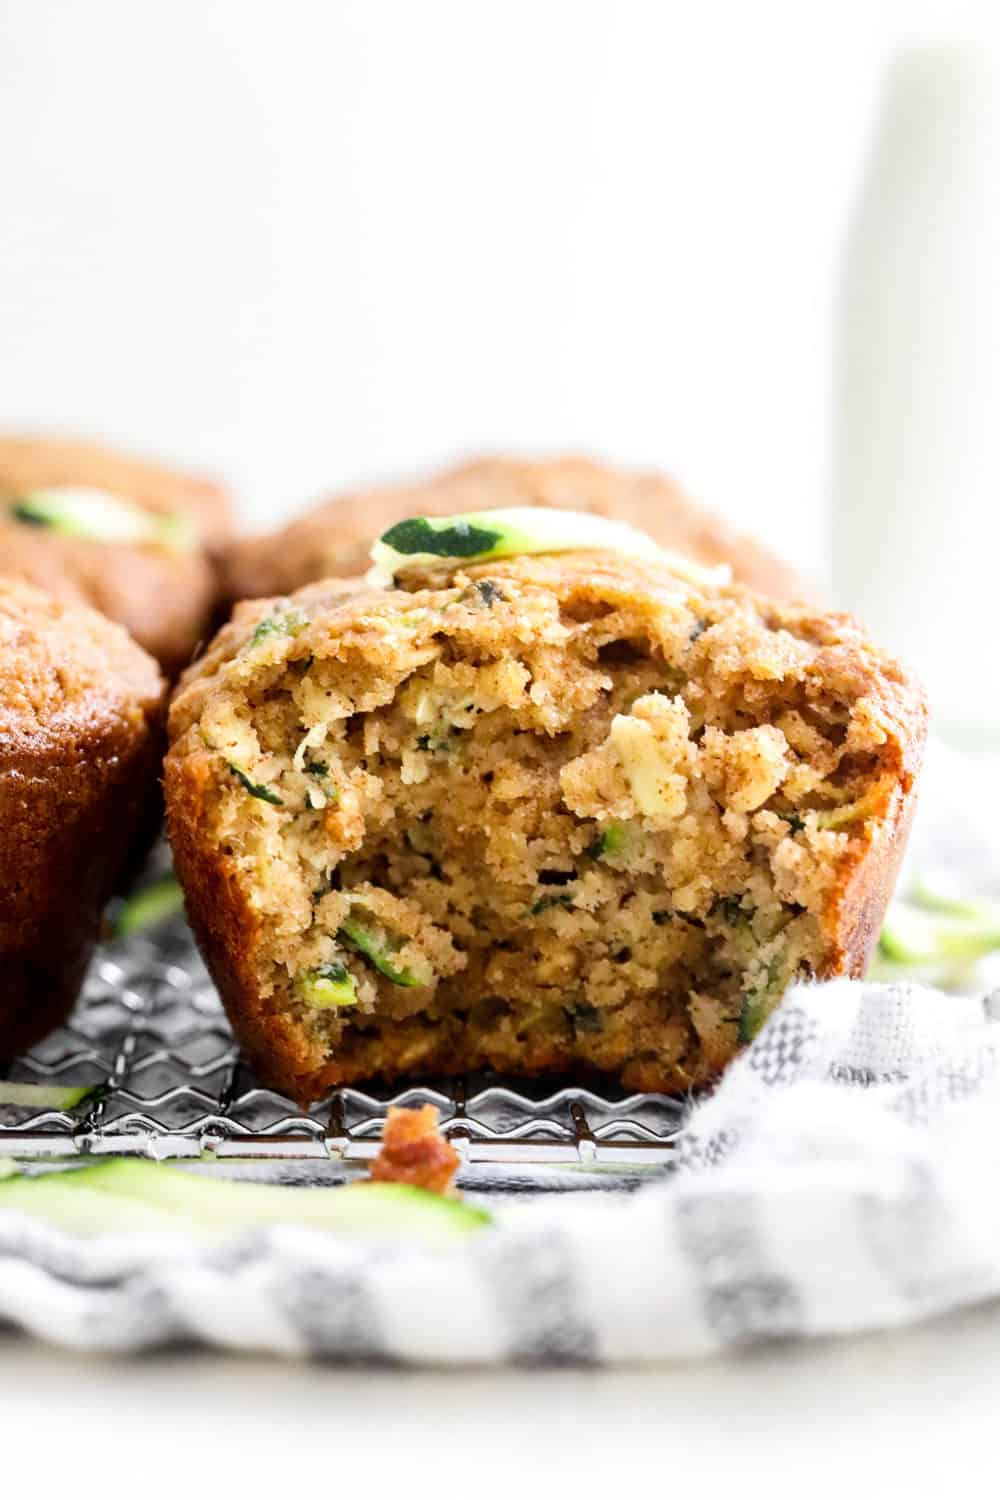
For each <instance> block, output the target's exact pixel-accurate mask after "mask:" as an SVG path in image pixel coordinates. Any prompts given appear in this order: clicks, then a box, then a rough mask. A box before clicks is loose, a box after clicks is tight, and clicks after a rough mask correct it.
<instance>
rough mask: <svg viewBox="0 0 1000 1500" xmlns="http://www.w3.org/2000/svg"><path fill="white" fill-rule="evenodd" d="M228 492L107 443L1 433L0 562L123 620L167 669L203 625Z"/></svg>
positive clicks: (185, 656)
mask: <svg viewBox="0 0 1000 1500" xmlns="http://www.w3.org/2000/svg"><path fill="white" fill-rule="evenodd" d="M230 529H231V528H230V512H229V499H228V496H227V495H226V492H225V491H224V490H223V489H222V488H221V487H220V486H219V485H216V484H213V483H212V482H210V481H208V480H203V479H196V478H192V477H190V476H187V475H183V474H177V473H175V472H173V471H172V470H169V469H165V468H162V467H159V466H157V465H155V464H149V463H143V462H140V461H139V460H136V459H133V458H130V457H127V456H125V455H123V454H120V453H115V452H112V451H111V450H109V449H105V448H100V447H97V446H94V445H92V444H88V443H79V442H68V441H63V440H61V439H51V438H41V437H22V436H8V437H2V436H0V568H2V571H3V572H4V573H5V574H7V575H8V576H11V577H18V578H24V579H26V580H27V581H28V582H30V583H34V584H36V585H37V586H38V587H40V588H44V589H45V590H46V591H47V592H48V593H50V594H53V595H55V596H56V597H57V598H60V599H66V600H69V601H70V602H73V603H82V604H89V605H92V606H93V608H95V609H98V610H100V612H101V613H102V614H105V615H107V616H108V617H109V618H110V619H113V620H117V621H118V622H119V623H120V624H122V625H124V626H125V627H126V629H127V630H128V631H129V632H130V634H131V635H132V636H134V638H135V639H136V640H137V641H138V642H139V644H140V645H142V646H144V647H145V648H146V650H147V651H149V652H150V653H151V654H152V655H153V656H155V657H156V658H157V660H158V661H159V662H160V664H161V666H162V667H163V669H164V671H165V672H166V673H167V674H168V675H170V676H176V674H177V673H178V672H179V671H180V670H181V668H182V667H184V666H186V665H187V663H188V662H189V661H190V660H191V655H192V652H193V651H194V648H195V647H196V645H197V644H198V642H199V641H200V640H202V639H203V637H204V635H205V633H206V631H207V630H208V628H209V626H210V623H211V618H212V614H213V611H214V607H215V602H216V596H217V592H218V588H217V580H216V570H215V566H214V564H213V562H212V559H211V557H210V555H209V554H210V551H211V550H212V549H213V548H218V547H220V546H221V545H222V543H223V542H224V541H226V540H227V539H228V537H229V535H230Z"/></svg>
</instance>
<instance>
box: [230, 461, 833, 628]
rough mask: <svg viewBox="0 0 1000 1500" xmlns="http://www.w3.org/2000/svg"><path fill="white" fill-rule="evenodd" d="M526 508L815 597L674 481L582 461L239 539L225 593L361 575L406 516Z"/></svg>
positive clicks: (341, 501) (507, 473) (342, 508)
mask: <svg viewBox="0 0 1000 1500" xmlns="http://www.w3.org/2000/svg"><path fill="white" fill-rule="evenodd" d="M526 505H527V506H531V505H545V506H551V507H554V508H556V509H558V510H574V511H587V512H589V513H590V514H592V515H599V516H607V517H609V518H611V519H614V520H618V521H626V522H628V523H629V524H630V525H632V526H636V527H638V528H639V529H640V530H641V531H645V532H647V533H648V534H649V535H650V536H651V537H652V538H653V539H654V541H656V542H659V543H660V544H661V545H662V546H664V547H669V548H671V549H672V550H673V551H676V552H680V553H684V554H686V555H688V556H690V557H694V558H697V559H698V560H699V561H700V562H703V563H706V564H708V565H710V566H711V565H714V564H717V563H726V564H728V565H729V567H730V568H731V569H732V573H733V577H734V578H735V579H736V580H737V581H738V582H741V583H745V584H747V585H748V586H749V587H751V588H756V589H759V590H760V591H761V592H762V593H765V594H770V595H771V596H772V597H773V598H776V599H804V598H809V597H810V596H811V594H812V592H813V590H812V589H811V587H810V585H809V584H807V583H806V582H804V581H803V580H802V579H801V578H800V577H799V576H798V575H797V574H796V573H795V571H794V570H793V569H792V568H790V567H789V566H788V564H787V563H785V562H783V561H782V560H781V559H780V558H779V557H776V556H775V555H774V554H773V553H771V552H769V551H768V550H767V549H766V548H765V547H763V546H761V544H760V543H759V542H757V541H755V540H754V539H753V538H751V537H747V536H744V535H742V534H741V533H739V532H737V531H735V530H734V529H733V528H732V527H730V526H728V525H727V524H726V523H725V522H724V521H722V520H721V519H720V518H719V517H718V516H715V515H713V514H712V513H711V512H710V511H706V510H704V509H703V508H702V507H701V506H699V505H697V504H696V503H695V502H694V501H693V500H692V499H691V498H690V497H689V496H688V495H686V494H685V493H684V491H683V490H682V489H681V488H680V487H679V486H678V485H676V484H674V482H673V481H672V480H670V479H667V478H665V477H664V476H662V475H660V474H635V473H629V472H627V471H625V470H620V469H614V468H611V467H609V466H607V465H605V464H600V463H595V462H593V461H592V460H590V459H585V458H561V459H553V460H549V461H544V462H538V463H528V462H521V461H519V460H516V459H505V458H486V459H481V460H479V461H477V462H474V463H468V464H464V465H462V467H461V468H457V469H452V470H450V471H448V472H446V473H444V474H441V475H438V476H437V477H436V478H433V479H430V480H427V481H426V482H425V483H422V484H415V485H399V486H393V487H384V488H382V489H373V490H367V491H360V492H358V493H354V494H348V495H343V496H340V497H338V498H336V499H333V500H328V501H327V502H326V503H325V504H322V505H319V506H317V507H316V509H314V510H311V511H307V512H306V514H305V515H303V516H300V517H298V519H297V520H294V521H292V522H291V524H290V525H288V526H286V527H285V528H284V529H283V530H281V531H278V532H276V533H274V534H272V535H268V536H254V537H247V538H243V539H241V540H239V541H237V542H236V543H235V544H234V545H233V546H232V547H231V548H230V549H229V550H228V552H227V553H226V555H225V559H224V565H223V586H224V591H225V594H226V597H227V598H228V599H230V600H231V601H234V602H235V601H237V600H239V599H256V598H260V597H261V596H264V595H271V594H288V593H292V592H293V591H294V590H295V589H297V588H301V587H302V586H303V585H304V584H307V583H314V582H316V581H318V580H319V579H321V578H342V577H350V576H352V575H356V574H359V573H363V572H364V570H365V568H366V566H367V560H368V549H369V546H370V545H371V542H372V539H373V537H375V536H377V535H378V534H379V533H380V532H382V531H384V530H386V528H387V527H389V526H391V525H392V524H393V523H394V522H396V521H400V520H404V519H405V518H406V517H408V516H418V515H419V516H448V515H453V514H455V513H456V512H462V511H482V510H499V509H510V508H519V507H522V506H526Z"/></svg>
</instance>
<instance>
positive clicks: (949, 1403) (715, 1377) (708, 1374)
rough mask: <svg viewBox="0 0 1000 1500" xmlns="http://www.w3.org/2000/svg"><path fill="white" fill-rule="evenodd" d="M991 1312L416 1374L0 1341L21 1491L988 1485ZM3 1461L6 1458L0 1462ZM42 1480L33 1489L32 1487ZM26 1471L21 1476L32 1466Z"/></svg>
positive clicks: (918, 1489)
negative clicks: (769, 1344)
mask: <svg viewBox="0 0 1000 1500" xmlns="http://www.w3.org/2000/svg"><path fill="white" fill-rule="evenodd" d="M998 1401H1000V1310H998V1309H996V1308H991V1309H989V1310H986V1311H979V1312H977V1313H976V1314H974V1315H972V1314H970V1315H967V1316H963V1317H961V1318H956V1319H951V1320H949V1321H948V1322H947V1323H941V1324H928V1325H926V1326H925V1327H923V1328H919V1329H911V1330H909V1331H908V1332H906V1333H900V1334H894V1335H892V1336H881V1337H877V1338H876V1337H872V1338H866V1339H858V1340H853V1341H851V1342H845V1343H826V1344H822V1345H816V1346H812V1347H809V1348H797V1349H775V1350H773V1351H769V1352H766V1353H762V1354H757V1355H752V1356H746V1357H744V1358H741V1359H734V1360H731V1361H728V1362H726V1363H721V1362H715V1361H712V1362H698V1363H693V1364H683V1365H677V1366H672V1367H665V1368H663V1369H661V1370H652V1371H645V1372H637V1371H618V1372H613V1373H595V1372H590V1371H569V1372H566V1371H561V1372H560V1371H549V1370H543V1371H517V1372H512V1373H510V1374H506V1375H502V1376H500V1375H481V1374H475V1373H472V1372H464V1373H461V1374H456V1375H412V1374H405V1373H401V1372H399V1371H394V1370H384V1371H371V1370H336V1369H329V1368H326V1367H323V1366H316V1365H311V1366H307V1365H300V1364H276V1363H273V1362H265V1361H257V1360H250V1359H229V1360H227V1359H222V1358H216V1357H213V1356H204V1355H197V1354H193V1355H188V1354H177V1355H164V1356H159V1357H156V1358H153V1359H150V1360H148V1361H141V1362H139V1361H123V1360H99V1361H93V1360H81V1359H78V1358H76V1357H74V1356H71V1355H64V1354H61V1353H58V1352H54V1351H51V1350H48V1349H44V1348H42V1347H40V1346H38V1345H29V1344H25V1343H21V1342H19V1341H15V1340H7V1341H0V1411H2V1413H3V1430H4V1436H5V1439H6V1442H5V1455H6V1458H5V1462H6V1463H8V1465H17V1463H18V1460H19V1455H21V1454H23V1455H24V1457H25V1467H24V1470H23V1480H24V1484H23V1485H22V1486H21V1487H19V1493H24V1494H26V1495H27V1494H29V1493H37V1494H39V1495H43V1496H45V1495H48V1494H50V1493H55V1482H56V1481H58V1483H59V1488H60V1491H61V1490H62V1489H63V1488H64V1487H65V1483H66V1482H67V1480H70V1479H71V1480H72V1482H73V1484H74V1486H75V1487H78V1488H79V1487H82V1488H83V1489H84V1490H85V1491H87V1492H90V1493H94V1494H99V1495H100V1496H102V1497H108V1500H113V1497H117V1496H128V1497H130V1500H131V1497H133V1496H140V1495H142V1496H145V1495H149V1496H156V1495H161V1494H170V1495H173V1496H177V1495H192V1496H201V1495H209V1494H218V1495H224V1496H228V1495H234V1496H239V1497H240V1500H243V1497H245V1496H253V1495H268V1496H271V1497H274V1496H278V1495H285V1494H289V1495H291V1494H297V1493H301V1492H302V1487H303V1486H304V1485H307V1486H308V1491H307V1492H308V1493H310V1494H316V1495H324V1496H325V1495H332V1496H338V1495H342V1496H351V1497H353V1496H355V1495H357V1496H371V1497H373V1500H382V1497H388V1496H390V1495H399V1496H414V1497H417V1496H422V1495H434V1496H438V1497H447V1500H465V1497H469V1500H478V1497H479V1496H492V1495H495V1494H498V1493H499V1492H500V1490H501V1487H503V1486H507V1491H506V1492H507V1493H508V1494H509V1495H510V1496H512V1497H513V1500H522V1497H523V1500H536V1497H538V1500H541V1497H543V1496H550V1495H551V1496H552V1497H553V1500H577V1497H580V1496H586V1495H591V1494H597V1493H600V1494H602V1495H604V1496H613V1497H626V1496H628V1495H629V1494H630V1491H629V1489H628V1488H627V1486H628V1483H629V1481H632V1480H639V1479H642V1480H644V1481H645V1482H646V1484H648V1485H649V1486H650V1487H649V1489H648V1490H645V1491H644V1492H643V1493H646V1494H649V1495H671V1494H673V1495H677V1496H682V1497H687V1496H698V1497H705V1500H714V1497H715V1496H720V1497H725V1500H734V1497H743V1496H751V1497H753V1496H757V1495H760V1496H767V1497H769V1500H784V1497H786V1496H789V1497H792V1496H794V1497H796V1500H799V1497H802V1496H809V1497H812V1496H822V1497H825V1496H827V1495H830V1496H834V1495H835V1496H837V1497H844V1496H847V1497H852V1496H855V1495H857V1496H858V1497H859V1500H876V1497H877V1500H896V1497H902V1496H906V1497H908V1500H923V1497H927V1500H942V1497H944V1496H946V1495H949V1494H951V1493H955V1494H960V1495H961V1496H962V1497H963V1500H969V1497H975V1496H979V1495H983V1496H994V1495H995V1494H996V1487H997V1477H998V1472H1000V1465H998V1460H997V1453H996V1439H995V1430H996V1409H997V1403H998ZM17 1472H18V1470H17V1467H14V1468H8V1473H13V1474H17ZM46 1477H48V1479H49V1480H50V1481H51V1483H50V1487H49V1488H48V1489H46V1488H45V1484H44V1481H45V1479H46ZM29 1480H30V1483H29V1482H28V1481H29Z"/></svg>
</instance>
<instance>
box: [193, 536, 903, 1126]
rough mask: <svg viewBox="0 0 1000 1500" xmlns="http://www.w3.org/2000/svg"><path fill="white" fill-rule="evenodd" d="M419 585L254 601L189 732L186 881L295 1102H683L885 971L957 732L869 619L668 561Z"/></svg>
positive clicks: (211, 670) (270, 1066)
mask: <svg viewBox="0 0 1000 1500" xmlns="http://www.w3.org/2000/svg"><path fill="white" fill-rule="evenodd" d="M400 577H401V578H402V579H403V583H402V586H400V584H399V580H398V579H397V582H396V586H393V587H389V588H386V589H384V590H380V589H377V588H370V587H367V586H365V585H361V584H358V585H346V586H345V585H341V586H340V587H339V588H338V587H337V585H336V584H331V583H329V582H328V583H323V584H318V585H312V586H310V587H307V588H305V589H302V590H301V591H299V592H298V593H296V594H294V595H293V596H292V597H291V598H282V599H277V600H270V601H267V602H257V603H247V604H243V605H241V606H240V607H239V608H238V609H237V610H236V611H235V614H234V617H233V619H232V621H231V622H230V623H229V624H228V625H227V626H226V627H225V628H224V629H223V630H222V631H221V632H220V634H219V636H218V637H217V638H216V640H215V641H214V642H213V644H212V645H211V647H210V648H209V650H208V652H207V654H206V655H205V657H204V658H203V659H202V660H201V661H200V662H199V663H198V664H197V665H196V666H195V667H193V668H192V669H191V670H190V671H189V673H188V674H187V675H186V677H185V679H184V680H183V682H182V685H181V687H180V689H179V691H178V693H177V695H176V697H175V700H174V703H173V706H172V710H171V716H170V726H169V733H170V738H171V742H172V743H171V749H170V751H169V753H168V756H167V761H166V777H165V786H166V796H167V810H168V825H169V831H170V837H171V841H172V843H173V848H174V855H175V863H176V868H177V871H178V874H179V876H180V878H181V881H182V883H183V885H184V887H185V892H186V898H187V905H188V912H189V915H190V918H191V921H192V924H193V926H194V929H195V931H196V933H197V935H198V938H199V940H200V943H201V945H202V948H203V951H204V954H205V957H206V960H207V962H208V964H209V967H210V969H211V972H212V974H213V976H214V978H215V980H216V983H217V984H218V987H219V989H220V991H221V993H222V996H223V999H224V1001H225V1004H226V1007H227V1009H228V1013H229V1015H230V1018H231V1020H232V1022H233V1025H234V1028H235V1030H236V1032H237V1035H238V1037H239V1039H240V1041H241V1043H242V1045H243V1047H244V1049H245V1051H246V1053H247V1055H248V1056H249V1058H250V1059H251V1061H252V1062H253V1063H254V1064H255V1066H256V1067H257V1069H258V1071H259V1073H260V1075H261V1076H262V1077H263V1078H264V1079H266V1080H267V1081H269V1082H270V1083H272V1084H274V1085H275V1086H277V1087H278V1088H281V1089H283V1090H284V1091H286V1092H287V1093H289V1094H291V1095H292V1096H294V1097H295V1098H297V1099H299V1100H302V1101H305V1100H311V1099H313V1098H315V1097H317V1096H319V1095H320V1094H322V1093H323V1091H324V1090H325V1089H326V1088H327V1087H328V1086H330V1085H333V1084H341V1083H348V1082H351V1081H353V1080H357V1079H371V1078H375V1077H381V1078H396V1077H398V1076H400V1075H404V1074H405V1075H409V1074H428V1073H430V1074H454V1073H456V1072H460V1071H466V1070H469V1069H478V1068H483V1067H488V1068H496V1069H499V1070H501V1071H503V1072H506V1073H511V1074H521V1075H526V1074H536V1073H540V1072H543V1071H546V1070H549V1069H559V1070H566V1069H573V1070H574V1072H576V1073H578V1074H579V1073H580V1072H583V1071H586V1070H593V1071H594V1072H596V1073H601V1074H606V1075H612V1076H614V1077H616V1078H618V1079H620V1080H621V1081H622V1082H623V1083H624V1084H625V1086H626V1087H630V1088H636V1089H662V1090H668V1091H679V1090H684V1089H687V1088H689V1087H691V1086H692V1085H696V1084H700V1083H703V1082H705V1081H706V1080H708V1079H710V1078H712V1077H713V1076H714V1075H715V1074H717V1073H718V1072H719V1070H720V1069H721V1068H722V1067H723V1065H724V1064H725V1063H726V1062H727V1060H728V1059H729V1058H731V1057H732V1056H733V1054H734V1052H735V1051H736V1050H737V1048H738V1047H739V1046H740V1044H741V1043H743V1042H745V1041H747V1040H749V1039H750V1038H751V1037H752V1036H753V1035H754V1033H755V1032H756V1030H757V1029H758V1028H759V1026H760V1025H761V1023H762V1021H763V1019H764V1018H765V1016H766V1015H767V1014H768V1012H769V1010H770V1008H771V1007H772V1006H773V1005H774V1004H775V1003H776V1001H777V999H778V998H779V997H780V995H781V994H782V992H783V990H784V988H785V986H786V985H787V984H788V982H789V981H790V980H792V979H793V978H795V977H796V976H810V975H815V976H823V977H825V976H829V975H835V974H860V973H862V972H863V970H864V968H865V965H866V962H867V959H868V956H869V954H870V951H871V949H872V946H873V944H874V942H875V940H876V937H877V934H878V930H879V925H880V919H881V916H882V912H883V909H884V906H885V903H886V901H887V899H888V895H889V892H890V889H891V886H892V882H893V878H894V873H895V870H896V867H897V864H898V861H899V859H900V856H901V853H902V847H903V843H904V840H905V836H906V832H907V828H908V825H909V821H910V817H911V814H912V811H913V804H914V788H915V781H916V777H917V772H918V768H919V764H920V759H921V752H922V746H923V741H924V738H925V732H926V723H925V720H926V713H925V706H924V700H923V697H922V694H921V692H920V690H919V688H918V687H916V686H915V685H914V683H913V682H912V681H911V680H910V679H909V678H908V677H907V675H906V674H905V673H904V672H903V670H902V669H901V668H900V667H899V666H898V665H897V664H896V663H895V662H894V661H892V660H891V659H890V658H888V657H886V656H884V655H883V654H882V653H881V652H879V651H878V650H877V649H876V648H875V647H874V646H873V645H872V643H871V642H870V641H869V640H868V639H867V637H866V636H865V634H864V632H863V631H862V629H861V627H860V626H859V625H858V624H857V623H855V622H854V621H853V620H851V619H850V618H848V617H847V616H843V615H832V614H820V613H815V612H812V611H810V610H809V609H807V608H804V607H795V606H792V605H782V604H777V603H774V602H772V601H768V600H765V599H764V598H763V597H761V596H758V595H754V594H752V593H749V592H748V591H746V590H745V589H742V588H740V587H738V586H735V585H727V584H724V583H720V582H719V581H718V580H717V579H716V578H715V577H713V576H712V575H709V574H706V573H705V572H704V571H703V570H702V569H700V568H697V567H695V566H694V565H691V564H688V563H686V562H685V561H684V560H682V559H673V560H670V559H665V558H662V556H661V559H660V560H657V561H651V562H647V561H644V560H632V559H626V558H624V557H622V556H620V555H611V554H595V553H586V554H585V553H580V552H577V553H569V554H566V555H559V556H556V555H543V556H518V557H513V558H509V559H506V560H493V561H491V562H487V563H482V562H480V563H475V564H472V563H466V564H460V563H455V562H451V563H441V564H439V565H433V564H431V565H427V564H421V565H420V566H418V567H417V568H416V569H415V570H414V569H410V570H409V571H408V572H407V573H405V574H403V575H400Z"/></svg>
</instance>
